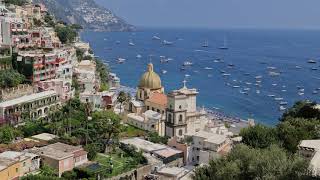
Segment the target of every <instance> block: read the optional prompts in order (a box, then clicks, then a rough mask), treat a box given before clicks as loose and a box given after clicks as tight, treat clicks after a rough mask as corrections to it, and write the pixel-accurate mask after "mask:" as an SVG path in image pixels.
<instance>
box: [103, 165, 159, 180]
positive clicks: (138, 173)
mask: <svg viewBox="0 0 320 180" xmlns="http://www.w3.org/2000/svg"><path fill="white" fill-rule="evenodd" d="M152 167H153V166H152V165H150V164H149V165H145V166H142V167H140V168H137V169H134V170H131V171H129V172H126V173H123V174H120V175H118V176H115V177H112V178H108V180H120V179H125V180H144V177H145V176H146V175H148V174H149V173H150V172H151V170H152Z"/></svg>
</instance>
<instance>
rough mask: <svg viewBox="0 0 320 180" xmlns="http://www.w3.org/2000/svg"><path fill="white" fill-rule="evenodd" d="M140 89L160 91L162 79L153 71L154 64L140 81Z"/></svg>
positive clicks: (149, 65)
mask: <svg viewBox="0 0 320 180" xmlns="http://www.w3.org/2000/svg"><path fill="white" fill-rule="evenodd" d="M139 87H141V88H148V89H160V88H162V86H161V79H160V77H159V75H158V74H157V73H155V72H154V71H153V64H152V63H150V64H148V70H147V72H145V73H144V74H143V75H142V76H141V79H140V83H139Z"/></svg>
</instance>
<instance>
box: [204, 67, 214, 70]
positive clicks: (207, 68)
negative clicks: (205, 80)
mask: <svg viewBox="0 0 320 180" xmlns="http://www.w3.org/2000/svg"><path fill="white" fill-rule="evenodd" d="M204 69H205V70H212V69H213V68H212V67H205V68H204Z"/></svg>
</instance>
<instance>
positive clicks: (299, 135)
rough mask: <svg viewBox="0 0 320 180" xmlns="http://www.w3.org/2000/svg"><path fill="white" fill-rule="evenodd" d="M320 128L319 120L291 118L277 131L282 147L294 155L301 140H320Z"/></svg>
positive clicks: (278, 127)
mask: <svg viewBox="0 0 320 180" xmlns="http://www.w3.org/2000/svg"><path fill="white" fill-rule="evenodd" d="M319 127H320V121H319V120H318V119H304V118H292V117H289V118H286V120H285V121H284V122H281V123H279V124H278V125H277V131H278V135H279V139H280V140H281V141H282V146H283V147H284V148H286V149H287V150H288V151H289V152H293V153H294V152H296V150H297V146H298V144H299V142H300V141H301V140H304V139H317V138H319V132H320V131H319Z"/></svg>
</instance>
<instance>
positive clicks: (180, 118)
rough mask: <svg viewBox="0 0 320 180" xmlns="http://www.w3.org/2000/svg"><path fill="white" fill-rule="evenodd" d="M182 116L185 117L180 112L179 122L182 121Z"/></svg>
mask: <svg viewBox="0 0 320 180" xmlns="http://www.w3.org/2000/svg"><path fill="white" fill-rule="evenodd" d="M182 118H183V116H182V114H180V115H179V122H182Z"/></svg>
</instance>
